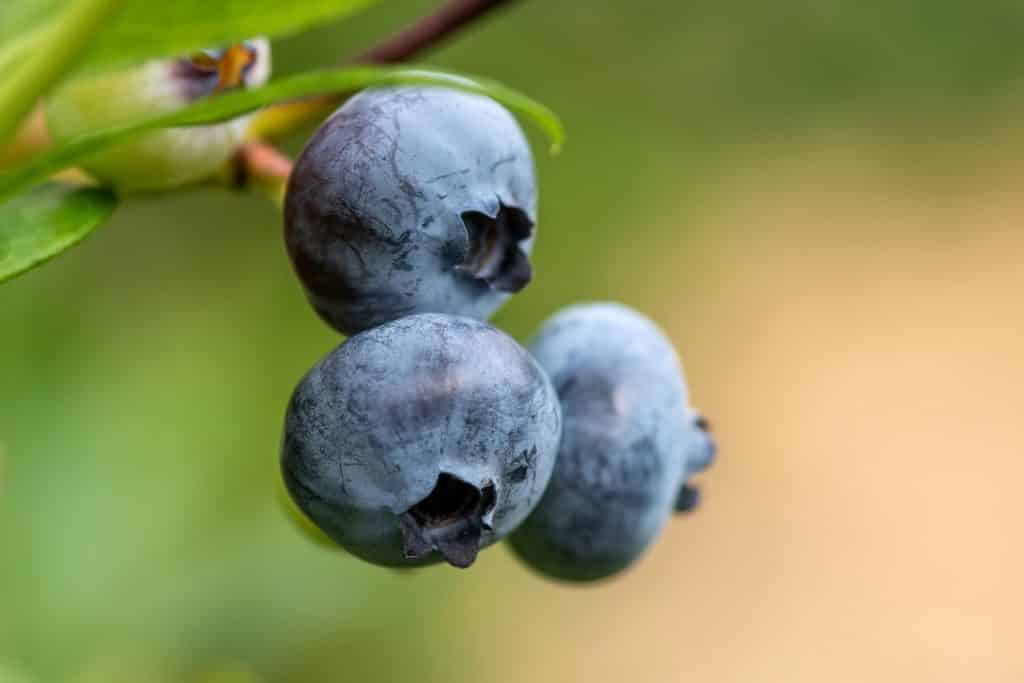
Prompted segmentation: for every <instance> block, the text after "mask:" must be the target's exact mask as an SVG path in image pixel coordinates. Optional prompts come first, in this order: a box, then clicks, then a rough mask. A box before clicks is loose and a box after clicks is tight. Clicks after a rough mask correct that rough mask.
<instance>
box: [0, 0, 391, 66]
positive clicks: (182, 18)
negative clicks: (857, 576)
mask: <svg viewBox="0 0 1024 683" xmlns="http://www.w3.org/2000/svg"><path fill="white" fill-rule="evenodd" d="M375 1H376V0H294V1H289V0H216V1H211V0H125V1H124V3H123V9H122V10H121V11H120V12H119V13H118V14H117V15H116V16H115V17H114V18H113V19H112V20H111V21H110V23H109V24H108V25H107V26H105V27H104V29H103V30H102V31H101V32H100V33H99V34H98V35H97V36H96V40H95V41H94V42H93V44H92V45H91V46H90V48H89V50H88V51H87V53H86V54H85V55H84V56H83V59H82V62H81V64H82V65H85V66H88V67H107V66H112V65H118V64H127V63H132V62H138V61H142V60H145V59H148V58H151V57H167V56H177V55H183V54H188V53H189V52H191V51H194V50H198V49H201V48H206V47H217V46H219V45H225V44H229V43H233V42H238V41H240V40H244V39H246V38H251V37H254V36H258V35H265V36H270V37H277V36H285V35H291V34H294V33H299V32H301V31H304V30H306V29H309V28H312V27H314V26H317V25H319V24H323V23H326V22H329V21H333V20H336V19H340V18H342V17H344V16H347V15H350V14H352V13H354V12H356V11H358V10H361V9H363V8H365V7H367V6H369V5H372V4H373V3H374V2H375ZM64 4H66V0H0V44H5V43H6V42H8V40H10V39H12V38H14V37H16V36H17V35H19V34H20V33H21V32H22V31H24V30H25V29H26V28H29V27H32V26H34V25H36V24H38V23H39V22H40V21H43V20H45V19H46V18H47V17H52V16H54V15H55V13H56V10H57V8H59V7H61V6H62V5H64Z"/></svg>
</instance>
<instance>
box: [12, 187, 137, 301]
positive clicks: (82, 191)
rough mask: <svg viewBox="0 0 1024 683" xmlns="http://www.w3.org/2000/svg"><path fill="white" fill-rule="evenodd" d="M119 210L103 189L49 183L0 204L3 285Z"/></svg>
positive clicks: (71, 243)
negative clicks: (5, 281) (116, 209)
mask: <svg viewBox="0 0 1024 683" xmlns="http://www.w3.org/2000/svg"><path fill="white" fill-rule="evenodd" d="M116 206H117V198H116V197H115V196H114V193H113V192H111V191H110V190H106V189H103V188H94V187H90V188H83V187H77V188H76V187H71V186H69V185H64V184H62V183H47V184H45V185H41V186H39V187H37V188H35V189H33V190H32V191H31V192H27V193H25V194H23V195H21V196H19V197H15V198H14V199H11V200H8V201H7V202H5V203H3V204H0V282H3V281H4V280H8V279H10V278H12V277H14V276H15V275H18V274H20V273H23V272H25V271H26V270H29V269H31V268H34V267H35V266H37V265H39V264H41V263H43V262H44V261H47V260H49V259H51V258H53V257H54V256H56V255H57V254H59V253H61V252H62V251H64V250H65V249H68V248H70V247H72V246H74V245H75V244H77V243H78V242H80V241H81V240H83V239H84V238H85V237H86V236H87V235H88V234H89V233H91V232H92V231H93V230H95V229H96V228H97V227H99V226H100V224H102V223H103V222H104V221H105V220H106V219H107V218H109V217H110V214H111V213H113V211H114V208H115V207H116Z"/></svg>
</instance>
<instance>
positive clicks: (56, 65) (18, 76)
mask: <svg viewBox="0 0 1024 683" xmlns="http://www.w3.org/2000/svg"><path fill="white" fill-rule="evenodd" d="M119 4H120V0H76V1H75V2H72V3H70V4H67V7H66V9H64V10H63V11H61V12H60V13H58V14H57V15H56V16H55V18H54V19H53V20H52V21H50V22H48V23H47V24H45V25H44V26H43V27H42V29H41V30H33V31H31V32H30V33H29V35H28V36H26V37H24V38H22V37H20V36H8V38H9V39H10V41H11V46H10V47H9V48H6V49H4V50H3V51H2V52H0V66H2V67H4V70H5V73H4V79H3V81H0V143H2V142H4V141H5V140H6V139H7V138H8V137H10V135H11V133H13V131H14V130H15V129H16V128H17V126H18V124H19V123H20V122H21V120H22V119H23V118H24V117H25V115H26V114H27V113H28V112H29V111H31V109H32V107H33V106H34V105H35V103H36V101H37V100H38V99H39V97H40V96H42V95H43V94H44V93H46V92H47V91H48V90H49V89H50V88H51V87H52V86H53V85H54V84H56V83H57V82H58V81H59V80H60V79H61V77H62V76H63V75H64V74H65V73H66V72H67V70H68V67H69V66H70V65H71V64H73V63H74V60H75V59H76V58H77V57H78V55H79V53H80V52H81V51H82V49H83V48H84V47H85V46H86V45H87V44H88V43H89V40H90V39H91V38H92V37H93V35H94V34H95V33H96V31H97V29H98V28H100V27H101V26H102V25H103V23H104V21H105V20H106V19H107V18H108V17H109V16H110V14H111V13H112V12H113V11H114V10H115V9H116V8H117V7H118V5H119ZM6 44H7V41H3V42H0V45H6Z"/></svg>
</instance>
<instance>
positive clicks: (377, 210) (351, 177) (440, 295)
mask: <svg viewBox="0 0 1024 683" xmlns="http://www.w3.org/2000/svg"><path fill="white" fill-rule="evenodd" d="M536 221H537V188H536V182H535V179H534V168H533V157H532V155H531V153H530V147H529V144H528V143H527V141H526V138H525V137H524V135H523V132H522V130H521V129H520V128H519V125H518V124H517V123H516V120H515V118H514V117H513V116H512V115H511V114H510V113H509V112H508V111H507V110H505V109H504V108H503V107H502V106H501V105H499V104H498V103H496V102H494V101H493V100H491V99H488V98H486V97H482V96H480V95H472V94H468V93H464V92H459V91H456V90H450V89H444V88H429V87H396V88H384V89H372V90H367V91H364V92H362V93H360V94H358V95H356V96H355V97H353V98H352V99H350V100H348V102H346V103H345V104H344V105H343V106H342V107H341V108H340V109H338V110H337V111H336V112H335V113H334V114H333V115H332V116H331V117H330V118H329V119H328V120H327V121H326V122H325V123H324V125H323V126H321V127H320V129H319V130H318V131H317V132H316V133H315V134H314V135H313V137H312V139H311V140H310V141H309V143H308V144H307V145H306V148H305V149H304V150H303V152H302V154H301V155H300V156H299V158H298V160H297V161H296V163H295V168H294V170H293V172H292V175H291V179H290V182H289V184H288V190H287V194H286V198H285V242H286V244H287V247H288V253H289V255H290V256H291V259H292V264H293V266H294V268H295V271H296V273H297V274H298V276H299V279H300V280H301V281H302V283H303V286H304V288H305V290H306V295H307V297H308V299H309V300H310V302H311V303H312V305H313V307H314V308H315V309H316V310H317V312H318V313H319V314H320V316H321V317H322V318H323V319H324V320H325V321H327V322H328V323H329V324H330V325H332V326H333V327H335V328H336V329H338V330H339V331H341V332H344V333H346V334H351V333H354V332H358V331H361V330H365V329H368V328H370V327H373V326H375V325H379V324H380V323H384V322H388V321H390V320H395V319H397V318H399V317H402V316H405V315H410V314H414V313H449V314H452V315H463V316H468V317H473V318H478V319H481V320H483V319H486V318H488V317H489V316H490V315H491V314H492V313H493V312H494V311H495V310H496V309H497V308H498V306H500V305H501V303H502V302H503V301H505V299H507V298H508V297H509V296H510V295H511V294H512V293H513V292H517V291H519V290H521V289H522V288H523V287H525V286H526V284H527V283H528V282H529V281H530V278H531V266H530V260H529V256H528V255H529V253H530V249H531V247H532V244H533V237H534V226H535V224H536Z"/></svg>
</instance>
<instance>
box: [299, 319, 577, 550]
mask: <svg viewBox="0 0 1024 683" xmlns="http://www.w3.org/2000/svg"><path fill="white" fill-rule="evenodd" d="M560 433H561V414H560V410H559V405H558V397H557V395H556V394H555V390H554V388H553V387H552V386H551V382H550V381H549V380H548V378H547V375H546V374H545V373H544V371H543V370H541V368H540V367H539V366H538V365H537V363H536V361H534V360H533V358H532V357H531V356H530V355H529V354H528V353H527V352H526V350H525V349H523V348H522V347H521V346H519V344H517V343H516V342H515V341H513V340H512V339H511V338H510V337H508V336H507V335H505V334H504V333H502V332H500V331H498V330H496V329H495V328H493V327H491V326H490V325H487V324H486V323H483V322H480V321H478V320H474V319H471V318H462V317H454V316H447V315H440V314H420V315H414V316H409V317H406V318H402V319H400V320H397V321H394V322H391V323H387V324H384V325H381V326H379V327H376V328H373V329H372V330H368V331H366V332H362V333H360V334H357V335H355V336H353V337H351V338H349V339H348V340H347V341H346V342H345V343H343V344H342V345H341V346H339V347H338V348H337V349H335V350H334V351H333V352H331V353H330V354H328V355H327V356H326V357H325V358H324V359H323V360H321V361H320V362H319V363H318V364H317V365H316V366H315V367H314V368H313V369H312V370H310V372H309V373H308V374H307V375H306V376H305V377H304V378H303V379H302V381H301V382H300V383H299V385H298V387H297V388H296V390H295V393H294V394H293V396H292V399H291V403H290V405H289V407H288V413H287V417H286V419H285V430H284V440H283V444H282V449H281V467H282V473H283V476H284V479H285V484H286V485H287V488H288V491H289V493H290V494H291V496H292V497H293V498H294V500H295V501H296V503H297V504H298V506H299V507H300V508H301V509H302V510H303V511H304V512H305V513H306V515H308V516H309V518H310V519H311V520H313V521H314V522H315V523H316V524H317V525H318V526H319V527H320V528H321V529H322V530H323V531H324V532H325V533H326V534H327V535H328V536H330V537H331V538H332V539H334V540H335V541H337V542H338V543H339V544H341V545H342V546H344V547H345V548H347V549H348V550H349V551H351V552H352V553H353V554H355V555H357V556H359V557H361V558H363V559H365V560H367V561H369V562H373V563H376V564H381V565H386V566H399V567H401V566H406V567H408V566H417V565H421V564H427V563H430V562H435V561H437V560H438V559H444V560H446V561H447V562H449V563H450V564H452V565H454V566H457V567H466V566H469V565H470V564H472V562H473V560H474V559H475V558H476V554H477V551H478V550H479V549H481V548H483V547H485V546H487V545H489V544H491V543H493V542H495V541H497V540H499V539H501V538H502V537H504V536H505V535H507V534H508V533H510V532H511V531H512V530H513V529H515V528H516V527H517V526H518V525H519V524H520V523H521V522H522V521H523V519H524V518H525V517H526V515H527V514H529V512H530V510H531V509H532V508H533V507H534V505H536V503H537V502H538V501H539V500H540V497H541V495H542V493H543V491H544V487H545V486H546V485H547V482H548V479H549V478H550V476H551V471H552V469H553V467H554V462H555V456H556V454H557V451H558V441H559V437H560Z"/></svg>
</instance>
